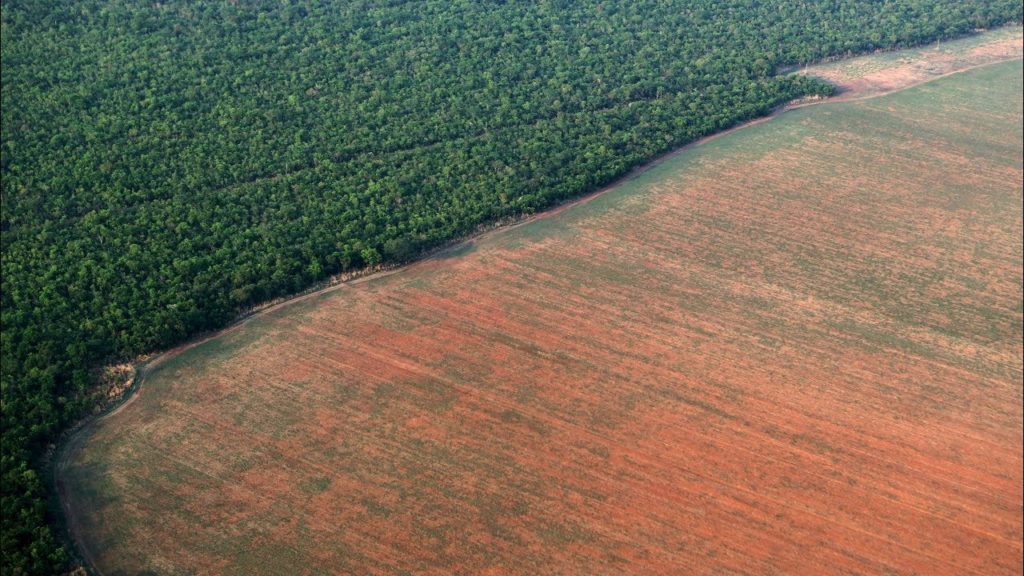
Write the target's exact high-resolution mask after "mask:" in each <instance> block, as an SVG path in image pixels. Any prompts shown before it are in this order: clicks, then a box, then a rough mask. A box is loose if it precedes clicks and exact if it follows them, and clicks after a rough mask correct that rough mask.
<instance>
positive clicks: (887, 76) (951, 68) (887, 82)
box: [801, 26, 1024, 100]
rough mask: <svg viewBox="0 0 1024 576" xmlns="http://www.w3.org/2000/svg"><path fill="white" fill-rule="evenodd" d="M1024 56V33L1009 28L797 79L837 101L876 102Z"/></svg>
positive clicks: (825, 67) (818, 69)
mask: <svg viewBox="0 0 1024 576" xmlns="http://www.w3.org/2000/svg"><path fill="white" fill-rule="evenodd" d="M1022 56H1024V29H1022V28H1021V27H1020V26H1010V27H1007V28H1001V29H998V30H994V31H992V32H988V33H985V34H979V35H976V36H970V37H967V38H963V39H960V40H954V41H951V42H945V43H943V42H938V43H935V44H932V45H930V46H927V47H923V48H917V49H912V50H900V51H896V52H888V53H882V54H873V55H870V56H861V57H858V58H851V59H848V60H841V61H838V62H834V63H830V64H822V65H819V66H812V67H810V68H807V69H805V70H803V71H801V73H804V74H810V75H813V76H817V77H820V78H823V79H825V80H828V81H829V82H831V83H832V84H835V85H836V86H837V87H838V88H839V94H838V96H837V98H836V99H838V100H845V99H854V98H864V97H870V96H876V95H878V94H884V93H886V92H892V91H894V90H901V89H904V88H906V87H908V86H912V85H914V84H919V83H921V82H926V81H928V80H933V79H935V78H937V77H941V76H945V75H947V74H951V73H955V72H959V71H962V70H964V69H966V68H971V67H974V66H982V65H986V64H992V63H994V62H1002V61H1005V60H1010V59H1015V58H1021V57H1022Z"/></svg>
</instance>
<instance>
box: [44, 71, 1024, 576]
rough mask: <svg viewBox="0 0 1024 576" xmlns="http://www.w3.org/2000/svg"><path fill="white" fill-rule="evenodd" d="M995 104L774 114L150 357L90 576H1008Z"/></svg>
mask: <svg viewBox="0 0 1024 576" xmlns="http://www.w3.org/2000/svg"><path fill="white" fill-rule="evenodd" d="M1021 83H1022V76H1021V70H1020V64H1019V63H1009V64H1000V65H995V66H990V67H986V68H981V69H978V70H975V71H972V72H969V73H965V74H961V75H956V76H951V77H949V78H944V79H942V80H938V81H936V82H932V83H929V84H925V85H922V86H919V87H917V88H914V89H911V90H907V91H905V92H901V93H899V94H896V95H892V96H887V97H882V98H877V99H873V100H868V101H862V102H856V103H845V104H834V105H832V104H830V105H825V106H817V107H810V108H804V109H801V110H796V111H792V112H789V113H787V114H785V115H783V116H781V117H779V118H777V119H775V120H773V121H772V122H770V123H767V124H760V125H757V126H753V127H750V128H747V129H745V130H742V131H739V132H735V133H733V134H730V135H728V136H726V137H723V138H719V139H716V140H714V141H711V142H708V143H707V144H705V145H703V146H699V147H696V148H693V149H691V150H689V151H687V152H685V153H683V154H680V155H678V156H675V157H673V158H671V159H668V160H666V161H665V162H664V163H662V164H660V165H658V166H657V167H655V168H653V169H651V170H649V171H648V172H646V173H644V174H643V175H641V176H639V177H637V178H636V179H634V180H632V181H630V182H629V183H628V184H626V185H624V186H621V187H619V188H617V189H615V190H613V191H611V192H609V193H608V194H605V195H603V196H600V197H598V198H596V199H595V200H593V201H591V202H589V203H587V204H585V205H582V206H577V207H574V208H573V209H571V210H566V211H563V212H560V213H559V214H557V215H554V216H552V217H550V218H546V219H541V220H537V221H534V222H531V223H529V224H526V225H524V226H520V227H517V228H515V229H512V230H507V231H504V232H501V233H496V234H491V235H488V236H485V237H483V238H481V239H479V240H478V241H476V242H475V243H473V244H472V245H468V246H466V247H464V248H462V249H460V250H456V251H453V252H452V253H450V254H448V255H447V256H446V257H440V258H435V259H432V260H430V261H426V262H423V263H420V264H418V265H415V266H413V267H410V268H408V269H405V270H402V271H400V272H398V273H395V274H391V275H389V276H385V277H379V278H376V279H373V280H370V281H365V282H362V283H359V284H357V285H351V286H342V287H340V288H338V289H335V290H333V291H330V292H325V293H322V294H319V295H317V296H314V297H311V298H306V299H303V300H302V301H299V302H295V303H292V304H289V305H286V306H282V307H277V308H275V309H272V310H270V311H268V312H266V313H264V314H262V315H260V316H258V317H256V318H253V319H252V320H251V321H249V322H248V323H246V324H245V325H243V326H241V327H239V328H238V329H235V330H232V331H230V332H228V333H226V334H224V335H222V336H220V337H218V338H215V339H212V340H210V341H207V342H205V343H202V344H200V345H198V346H195V347H192V348H190V349H188V350H185V351H183V352H181V353H180V354H177V355H174V356H171V357H167V358H165V359H164V360H163V361H162V362H161V363H160V364H159V365H156V366H153V367H152V368H151V369H150V371H149V373H148V374H147V375H146V378H145V382H144V383H143V385H142V387H141V389H140V391H139V392H138V393H137V395H136V397H135V398H134V400H133V401H132V402H131V403H130V404H128V405H127V406H125V407H124V409H122V410H120V411H118V412H117V413H116V414H113V415H112V416H110V417H107V418H104V419H101V420H99V421H97V422H96V423H95V424H94V425H93V426H91V427H90V428H89V429H88V431H87V434H86V435H84V436H83V437H80V438H78V439H76V444H74V445H73V446H72V449H71V450H70V453H69V456H68V458H67V460H66V461H65V462H64V466H65V468H64V470H63V472H62V475H61V478H62V484H63V487H64V490H65V492H66V494H67V498H68V502H67V503H68V505H69V510H70V511H71V512H72V514H73V515H74V518H73V520H74V525H75V526H76V527H77V529H78V531H79V532H78V536H79V537H80V539H81V541H82V544H83V546H84V548H85V549H86V550H87V552H88V553H89V555H90V557H91V560H92V562H93V563H94V564H95V566H96V568H97V570H98V571H99V572H101V573H103V574H140V573H146V572H147V571H148V572H154V573H167V574H185V573H188V574H193V573H195V574H324V573H358V574H403V573H404V574H478V573H479V574H623V573H631V574H751V575H764V574H798V573H799V574H950V575H953V574H956V575H960V574H978V575H1000V574H1021V573H1022V567H1021V553H1022V529H1024V523H1022V513H1024V507H1022V498H1024V488H1022V484H1024V473H1022V460H1024V458H1022V449H1024V441H1022V433H1024V408H1022V397H1024V392H1022V390H1024V385H1022V374H1024V367H1022V360H1021V357H1022V353H1024V345H1022V327H1021V324H1022V312H1024V305H1022V280H1021V279H1022V275H1024V266H1022V258H1024V245H1022V239H1021V235H1022V230H1024V217H1022V208H1021V205H1022V188H1021V181H1022V178H1024V172H1022V168H1021V166H1022V161H1024V150H1022V144H1021V134H1022V131H1021V125H1022V121H1024V119H1022V114H1021V98H1022V88H1021Z"/></svg>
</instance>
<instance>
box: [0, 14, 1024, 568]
mask: <svg viewBox="0 0 1024 576" xmlns="http://www.w3.org/2000/svg"><path fill="white" fill-rule="evenodd" d="M0 10H2V70H3V75H2V113H3V116H2V136H0V139H2V142H0V170H2V188H0V191H2V202H3V211H2V222H0V226H2V266H3V274H2V307H3V309H2V323H3V326H2V328H3V330H2V372H0V378H2V380H0V381H2V391H3V399H2V427H3V444H2V446H3V448H2V464H3V478H2V482H3V484H2V493H3V496H2V498H3V502H2V515H3V530H2V540H0V543H2V549H3V551H2V573H3V574H5V575H6V574H49V573H55V572H59V571H61V570H62V569H65V568H67V566H68V563H69V558H68V554H67V552H66V551H65V550H64V549H63V548H62V547H61V545H60V542H59V538H58V537H57V535H56V534H57V533H56V531H55V529H54V528H53V524H52V521H53V518H52V517H51V512H50V511H49V509H48V505H47V490H48V482H47V480H46V478H45V477H44V476H45V475H44V474H43V472H42V471H41V468H40V463H41V455H42V454H43V453H44V452H45V450H46V449H47V446H48V445H49V444H51V443H52V442H54V441H55V439H56V437H57V435H58V434H59V433H60V431H61V430H62V429H63V428H64V427H66V426H67V425H68V423H69V422H71V421H73V420H74V419H76V418H78V417H80V416H81V415H82V414H83V413H84V411H86V410H87V409H88V408H89V405H90V400H89V397H88V394H87V391H88V390H89V388H90V381H91V376H90V374H91V373H92V372H91V369H93V368H95V367H96V366H99V365H101V364H102V363H104V362H108V361H111V360H114V359H123V358H130V357H132V356H133V355H137V354H139V353H144V352H148V351H154V350H158V349H160V348H164V347H168V346H170V345H172V344H175V343H178V342H181V341H182V340H183V339H185V338H187V337H189V336H190V335H193V334H196V333H197V332H201V331H205V330H210V329H215V328H218V327H221V326H223V325H224V324H225V323H227V322H229V321H230V320H231V319H232V318H233V317H235V316H236V314H237V313H238V312H239V310H241V309H244V308H245V307H247V306H251V305H253V304H256V303H259V302H261V301H264V300H267V299H269V298H273V297H277V296H282V295H286V294H289V293H292V292H295V291H298V290H301V289H303V288H305V287H308V286H309V285H310V284H312V283H314V282H316V281H318V280H321V279H323V278H325V277H326V276H328V275H330V274H334V273H337V272H339V271H344V270H348V269H354V268H359V267H364V266H368V265H374V264H377V263H380V262H385V261H386V262H397V261H403V260H408V259H410V258H413V257H415V256H416V255H418V254H420V253H422V252H423V251H424V250H427V249H430V248H432V247H435V246H438V245H440V244H442V243H445V242H448V241H450V240H452V239H454V238H457V237H459V236H463V235H465V234H467V233H470V232H472V231H473V230H474V229H476V228H477V227H478V226H480V225H481V224H484V223H487V222H489V221H493V220H495V219H498V218H502V217H510V216H517V215H522V214H528V213H530V212H534V211H536V210H539V209H542V208H544V207H547V206H550V205H552V204H555V203H558V202H560V201H563V200H565V199H568V198H571V197H573V196H577V195H579V194H582V193H585V192H587V191H590V190H593V189H595V188H597V187H599V186H601V185H602V184H606V183H608V182H610V181H612V180H614V179H615V178H616V177H619V176H621V175H623V174H625V173H626V172H627V171H628V170H630V169H631V168H633V167H635V166H637V165H638V164H641V163H643V162H645V161H647V160H649V159H651V158H652V157H654V156H656V155H658V154H661V153H663V152H665V151H667V150H669V149H671V148H673V147H677V146H679V145H681V144H684V143H686V142H688V141H691V140H693V139H695V138H698V137H700V136H702V135H705V134H708V133H711V132H715V131H718V130H721V129H723V128H726V127H729V126H731V125H734V124H736V123H738V122H742V121H744V120H748V119H750V118H753V117H756V116H760V115H764V114H766V113H767V112H769V111H770V110H771V109H772V108H773V107H775V106H777V105H779V104H781V103H784V102H786V101H788V100H791V99H793V98H797V97H801V96H805V95H810V94H821V93H826V92H828V90H829V88H828V87H827V86H825V85H823V84H820V83H818V82H816V81H812V80H808V79H806V78H803V77H794V76H778V75H776V74H775V72H776V71H777V70H778V69H779V68H780V67H782V66H785V65H791V64H800V63H805V62H809V61H814V60H818V59H822V58H826V57H830V56H836V55H844V54H849V53H855V52H864V51H871V50H875V49H878V48H889V47H896V46H901V45H910V44H919V43H924V42H929V41H933V40H935V39H939V38H947V37H953V36H957V35H962V34H965V33H969V32H971V31H972V30H975V29H978V28H985V27H991V26H995V25H999V24H1003V23H1007V22H1010V21H1020V20H1021V12H1022V8H1021V4H1020V2H1019V0H986V1H978V2H951V1H940V0H890V1H887V2H865V1H860V0H802V1H782V0H728V1H719V0H678V1H663V0H657V1H655V0H629V1H618V0H603V1H597V0H572V1H568V0H552V1H539V2H519V1H498V0H494V1H486V0H474V1H458V0H455V1H452V0H425V1H421V2H409V1H405V0H381V1H351V2H314V1H289V0H285V1H281V0H274V1H273V2H263V1H241V2H238V1H230V2H219V1H218V2H205V1H192V0H188V1H185V0H162V1H159V2H137V1H134V0H74V1H71V0H41V1H31V0H7V1H5V2H3V4H2V8H0Z"/></svg>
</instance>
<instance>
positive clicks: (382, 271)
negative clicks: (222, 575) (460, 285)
mask: <svg viewBox="0 0 1024 576" xmlns="http://www.w3.org/2000/svg"><path fill="white" fill-rule="evenodd" d="M1020 36H1021V27H1020V26H1019V25H1009V26H1006V27H1003V28H996V29H993V30H986V31H981V32H980V33H976V34H972V35H970V36H967V37H964V38H960V39H956V40H952V41H949V42H947V43H945V44H944V49H943V50H942V51H941V54H944V55H948V54H955V55H957V56H959V59H957V60H956V61H955V64H954V67H955V66H961V67H962V68H961V69H960V70H967V69H970V68H972V67H974V66H977V65H979V64H978V62H981V61H984V58H985V55H982V57H981V58H980V59H979V58H978V57H976V55H973V54H964V52H965V51H966V50H969V49H972V48H977V47H983V46H992V45H1004V46H1005V45H1006V43H1007V42H1008V41H1012V42H1016V47H1015V48H1013V50H1011V51H1007V54H1010V53H1011V52H1012V55H1011V57H1019V54H1020V52H1021V50H1020V44H1021V42H1020ZM936 53H937V52H936V51H934V50H933V51H929V50H928V48H927V47H925V48H917V49H901V50H897V51H893V52H883V53H878V54H871V55H864V56H859V57H854V58H850V59H841V60H839V61H836V62H831V63H827V64H818V65H811V66H809V67H805V68H804V70H803V73H810V74H811V75H816V76H819V77H820V78H822V79H825V80H829V81H831V80H842V79H843V78H847V77H849V76H850V75H851V74H850V72H849V71H848V70H847V69H846V68H845V67H844V65H845V63H847V62H850V63H859V62H867V61H873V60H879V59H881V60H885V59H889V58H892V57H893V55H914V56H915V61H916V62H917V63H920V62H921V61H922V60H928V59H929V58H930V57H932V56H934V55H935V54H936ZM1005 55H1006V54H1004V56H1005ZM988 56H989V57H990V56H991V54H990V55H988ZM986 63H989V62H986ZM819 70H829V71H836V70H839V71H844V72H845V74H846V75H845V76H842V77H837V76H834V75H833V74H830V73H823V74H817V72H818V71H819ZM956 71H958V70H953V72H956ZM946 72H947V73H949V70H948V69H947V70H946ZM928 80H929V79H924V80H922V79H920V78H918V79H917V80H916V81H915V82H914V84H916V83H920V82H926V81H928ZM837 85H838V86H839V88H840V89H841V90H843V92H844V95H843V98H844V99H845V98H849V97H851V96H865V97H874V96H878V95H882V94H885V93H891V92H895V91H899V90H900V89H903V88H905V87H908V86H909V84H908V85H907V86H903V87H899V86H892V85H891V86H889V87H887V89H886V90H884V91H883V90H874V91H869V90H863V92H861V91H860V90H861V89H862V88H863V87H861V86H854V87H850V86H845V85H843V84H842V82H841V81H840V82H837ZM836 99H837V100H838V98H836ZM817 103H819V102H816V101H810V102H803V103H799V104H790V105H786V106H783V107H780V108H778V109H776V110H774V111H772V113H771V114H769V115H767V116H764V117H760V118H757V119H755V120H752V121H750V122H746V123H743V124H740V125H738V126H734V127H732V128H729V129H727V130H724V131H721V132H718V133H715V134H712V135H709V136H706V137H703V138H700V139H699V140H697V141H695V142H692V143H690V144H687V145H685V146H682V147H680V148H678V149H675V150H672V151H670V152H667V153H665V154H663V155H661V156H659V157H657V158H654V159H653V160H651V161H650V162H648V163H646V164H644V165H642V166H639V167H637V168H635V169H633V170H631V171H630V172H629V173H628V174H626V175H624V176H623V177H621V178H620V179H618V180H616V181H615V182H613V183H611V184H609V185H607V186H605V187H603V188H601V189H599V190H597V191H594V192H592V193H589V194H586V195H583V196H581V197H577V198H575V199H572V200H568V201H566V202H562V203H559V204H557V205H555V206H554V207H552V208H550V209H548V210H545V211H543V212H540V213H537V214H534V215H529V216H525V217H519V218H517V219H513V220H512V221H510V220H509V219H502V220H500V221H496V222H494V223H491V224H488V225H486V226H483V227H481V228H480V231H478V232H474V233H473V234H471V235H469V236H468V237H464V238H458V239H455V240H453V241H452V242H450V243H448V244H446V245H444V246H441V247H440V248H438V249H436V250H433V251H430V252H428V253H425V254H423V255H421V257H420V258H421V259H423V260H430V259H432V258H435V257H444V256H445V255H450V254H452V253H459V252H461V251H464V250H468V249H471V247H472V244H473V243H474V242H475V239H476V238H478V237H479V236H480V235H481V234H489V233H491V232H493V231H495V229H496V230H497V231H501V230H504V229H507V228H509V227H514V226H519V225H522V224H526V223H529V222H531V221H533V220H535V219H538V218H546V217H549V216H550V215H552V214H555V213H558V212H561V211H562V210H566V209H569V208H571V207H573V206H575V205H578V204H581V203H585V202H588V201H590V200H591V199H593V198H596V197H597V196H600V195H602V194H604V193H606V192H607V191H609V190H612V189H614V188H616V187H619V186H621V185H622V184H623V183H625V182H628V181H629V180H631V179H633V178H635V177H636V176H637V175H639V174H641V173H643V172H644V171H646V170H648V169H650V168H652V167H654V166H657V165H658V164H660V163H662V162H664V161H665V160H667V159H669V158H671V157H672V156H674V155H676V154H679V153H681V152H683V151H685V150H687V149H689V148H692V147H694V146H699V145H701V144H703V143H705V142H707V141H709V140H712V139H715V138H718V137H721V136H723V135H725V134H728V133H731V132H733V131H735V130H739V129H742V128H744V127H747V126H749V125H753V124H757V123H761V122H765V121H768V120H770V119H772V118H774V117H775V116H776V115H777V114H779V113H781V112H784V111H786V110H789V109H791V108H795V107H800V106H805V105H814V104H817ZM403 267H404V266H403V265H394V264H388V265H385V266H374V267H372V268H369V269H360V270H354V271H350V272H346V273H343V274H339V275H337V276H334V277H331V278H328V279H327V280H326V281H324V282H320V283H317V284H315V285H313V286H311V287H309V288H307V289H304V290H302V291H300V292H299V293H297V294H295V295H293V296H288V297H284V298H275V299H273V300H271V301H269V302H265V303H262V304H259V305H256V306H254V307H252V308H250V309H248V310H246V311H245V312H244V313H243V314H242V315H241V316H240V317H239V318H238V319H237V320H236V321H235V322H233V323H231V324H230V325H229V326H227V327H225V328H223V329H220V330H217V331H214V332H212V333H209V334H201V335H199V336H198V337H196V338H193V339H191V340H189V341H187V342H185V343H183V344H181V345H179V346H176V347H174V348H173V349H171V350H168V351H164V352H159V353H157V354H155V355H154V354H147V355H146V358H147V359H146V360H143V361H142V362H141V363H137V365H136V367H135V368H136V369H139V367H140V366H142V371H147V370H148V369H150V368H152V367H153V366H154V365H155V363H158V362H160V361H162V358H163V357H164V356H167V355H175V354H177V353H179V352H181V351H184V350H187V349H189V348H191V347H193V346H196V345H198V344H200V343H202V342H205V341H207V340H209V339H211V338H215V337H217V336H218V335H220V334H221V333H224V332H229V331H233V330H235V329H237V328H238V327H239V326H240V325H242V324H244V323H245V322H247V321H248V319H249V318H250V317H251V316H254V315H257V314H260V313H262V312H263V311H265V310H267V309H271V308H277V307H279V306H282V305H286V304H288V303H289V302H291V301H294V300H301V299H305V298H308V297H311V296H314V295H316V294H318V293H320V292H325V291H330V290H332V289H335V288H337V287H339V286H340V285H345V284H349V283H352V282H353V281H362V279H366V278H367V277H376V276H378V275H387V274H391V273H394V272H395V271H398V270H401V269H402V268H403ZM153 356H156V358H155V359H152V360H150V359H149V358H153ZM141 379H142V378H141V376H137V377H133V379H132V383H131V385H130V386H129V387H128V388H127V389H125V391H124V392H123V393H122V394H121V395H120V397H119V398H118V399H117V400H116V401H115V402H114V403H113V405H108V406H106V407H104V408H103V409H102V410H101V411H100V412H99V413H95V414H93V415H91V416H89V417H87V418H86V419H85V420H84V421H79V422H77V423H76V424H75V425H74V426H73V427H72V428H71V429H69V430H68V431H67V432H66V433H64V434H63V437H62V439H61V440H59V441H58V442H57V447H58V448H57V450H56V451H55V454H56V458H55V459H54V460H53V462H57V461H60V460H62V459H63V458H64V457H65V456H64V454H65V453H66V446H68V445H69V444H71V443H72V442H73V439H72V436H76V435H78V434H80V432H81V431H82V429H83V428H85V427H87V426H88V424H89V422H91V421H93V420H95V419H97V418H100V417H105V416H107V415H110V414H111V413H112V412H114V411H117V410H120V409H121V408H123V406H124V404H126V403H128V402H130V401H132V400H133V398H134V395H135V393H136V390H137V389H138V384H139V383H140V381H141ZM53 462H51V463H50V464H48V465H47V466H46V468H48V469H49V470H50V473H49V474H48V475H47V476H48V477H49V478H50V480H51V484H52V485H55V486H56V485H58V484H59V483H58V482H57V480H56V477H57V475H58V473H59V472H58V468H59V465H58V466H54V465H53ZM55 493H56V492H51V494H55ZM59 501H60V498H59V495H58V502H59ZM53 508H54V509H56V510H57V511H58V513H59V514H66V510H65V509H64V506H63V504H60V505H56V506H54V507H53ZM64 536H65V542H66V543H69V542H68V541H67V539H66V534H65V535H64ZM70 543H71V544H72V547H71V552H72V553H73V554H74V553H75V551H74V546H73V540H72V541H71V542H70Z"/></svg>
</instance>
